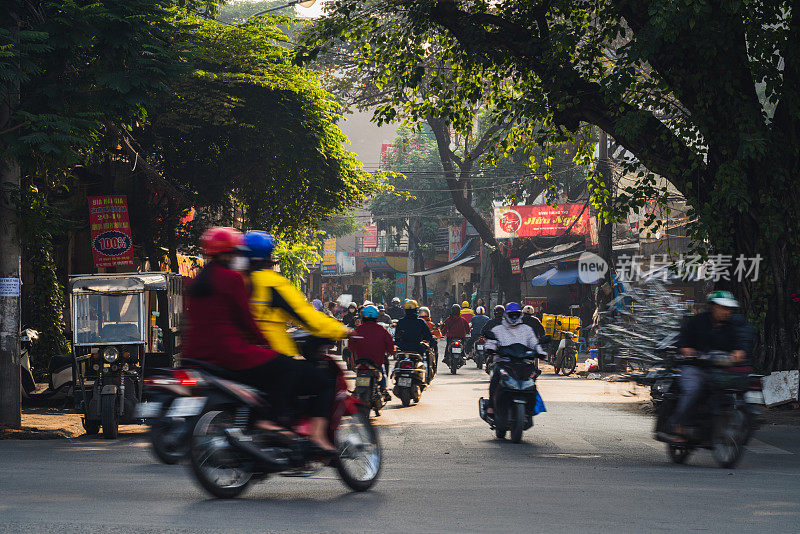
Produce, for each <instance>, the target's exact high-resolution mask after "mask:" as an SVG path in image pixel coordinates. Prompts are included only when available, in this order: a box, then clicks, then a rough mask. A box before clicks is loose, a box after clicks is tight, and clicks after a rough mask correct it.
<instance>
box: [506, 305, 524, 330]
mask: <svg viewBox="0 0 800 534" xmlns="http://www.w3.org/2000/svg"><path fill="white" fill-rule="evenodd" d="M505 318H506V320H507V321H508V322H509V323H510V324H512V325H517V324H520V323H521V322H522V306H520V305H519V303H517V302H509V303H508V304H506V314H505Z"/></svg>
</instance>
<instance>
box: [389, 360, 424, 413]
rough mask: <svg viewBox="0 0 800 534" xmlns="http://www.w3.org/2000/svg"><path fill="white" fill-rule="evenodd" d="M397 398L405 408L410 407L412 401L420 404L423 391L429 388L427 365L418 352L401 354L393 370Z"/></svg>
mask: <svg viewBox="0 0 800 534" xmlns="http://www.w3.org/2000/svg"><path fill="white" fill-rule="evenodd" d="M392 380H394V383H395V385H394V389H393V390H392V393H394V395H395V397H397V398H398V399H400V402H402V403H403V406H410V405H411V401H412V400H413V401H414V402H416V403H418V402H419V400H420V397H421V396H422V391H423V390H424V389H425V388H426V387H427V385H428V383H427V377H426V364H425V362H424V361H422V356H420V355H419V354H418V353H416V352H399V353H398V354H397V364H396V365H395V366H394V369H393V370H392Z"/></svg>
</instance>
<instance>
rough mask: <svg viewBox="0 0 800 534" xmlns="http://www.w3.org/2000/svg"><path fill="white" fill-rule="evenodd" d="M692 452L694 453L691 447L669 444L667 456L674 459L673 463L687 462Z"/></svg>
mask: <svg viewBox="0 0 800 534" xmlns="http://www.w3.org/2000/svg"><path fill="white" fill-rule="evenodd" d="M690 454H692V449H691V448H689V447H683V446H680V445H672V444H669V445H667V456H669V459H670V460H672V462H673V463H676V464H682V463H685V462H686V460H687V459H688V458H689V455H690Z"/></svg>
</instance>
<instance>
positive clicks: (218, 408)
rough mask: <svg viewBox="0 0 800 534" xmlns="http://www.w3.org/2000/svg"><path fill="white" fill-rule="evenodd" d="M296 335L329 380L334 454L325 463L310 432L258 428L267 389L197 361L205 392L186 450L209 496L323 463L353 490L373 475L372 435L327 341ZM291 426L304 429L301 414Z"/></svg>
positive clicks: (367, 484)
mask: <svg viewBox="0 0 800 534" xmlns="http://www.w3.org/2000/svg"><path fill="white" fill-rule="evenodd" d="M295 342H296V343H298V347H300V348H301V352H302V354H303V356H304V357H305V358H306V359H309V360H311V361H313V362H314V363H315V364H317V365H319V366H320V367H321V368H323V369H324V370H325V372H326V374H327V376H328V378H329V380H331V382H332V383H334V384H335V390H336V394H335V399H334V403H333V406H332V409H331V413H330V416H329V427H328V437H329V438H330V439H331V440H332V441H333V443H334V444H336V446H337V447H338V455H337V456H336V457H335V458H333V459H332V460H331V461H330V463H329V464H326V461H325V458H322V457H321V456H320V454H319V451H318V450H317V449H316V447H313V446H312V445H311V442H310V441H309V440H308V439H306V438H304V437H301V438H300V439H292V438H289V437H286V436H283V435H282V434H281V433H279V432H270V431H263V430H258V429H257V428H256V422H257V421H258V420H260V419H261V418H262V417H263V414H269V413H270V411H271V408H270V403H269V399H268V397H267V395H265V394H264V393H263V392H261V391H259V390H256V389H254V388H251V387H249V386H246V385H244V384H242V383H241V382H239V381H238V378H237V376H238V375H236V374H232V373H230V372H228V371H226V370H224V369H221V368H219V367H216V366H214V365H209V364H205V363H199V362H198V363H199V365H198V369H199V372H200V373H201V376H202V377H203V379H204V380H205V381H206V386H205V388H204V393H205V394H206V397H205V398H204V399H202V404H201V405H200V407H199V409H198V410H197V411H196V412H197V415H198V419H197V423H196V425H195V427H194V429H193V432H192V436H191V441H190V447H189V455H188V456H189V460H190V466H191V471H192V473H193V475H194V477H195V478H196V479H197V481H198V482H199V483H200V485H201V486H202V487H203V488H204V489H205V490H206V491H207V492H208V493H210V494H211V495H213V496H215V497H218V498H223V499H229V498H234V497H237V496H238V495H240V494H241V493H242V492H243V491H244V490H245V489H246V488H247V486H248V485H249V484H250V483H251V482H254V481H257V480H263V479H266V478H268V477H269V476H270V475H273V474H281V475H284V476H310V475H313V474H315V473H317V472H319V471H320V470H321V469H323V468H324V467H325V466H326V465H330V466H331V467H334V468H335V469H336V471H337V473H338V474H339V477H340V478H341V480H342V481H343V482H344V483H345V484H346V485H347V486H348V487H349V488H350V489H352V490H354V491H366V490H368V489H369V488H371V487H372V486H373V485H374V484H375V482H376V481H377V479H378V474H379V472H380V468H381V463H382V456H381V449H380V446H379V443H378V435H377V432H376V430H375V428H374V427H373V425H372V423H371V422H370V420H369V418H368V417H367V416H366V415H365V414H364V413H363V407H362V405H361V403H360V402H359V401H358V400H357V399H356V398H355V397H353V396H351V395H350V394H349V393H348V390H347V383H346V381H345V377H344V373H343V371H342V369H341V367H339V365H338V364H337V363H336V362H335V361H334V360H333V359H332V358H331V357H330V356H329V355H328V354H327V347H328V346H329V345H330V344H331V342H330V341H329V340H322V339H319V338H312V337H310V336H301V335H295ZM298 401H299V402H302V399H298ZM300 413H307V410H300ZM292 427H293V430H294V432H295V433H296V434H298V435H299V436H307V435H308V429H309V428H310V420H309V419H308V418H306V417H302V418H299V419H298V420H296V421H295V422H294V423H293V425H292Z"/></svg>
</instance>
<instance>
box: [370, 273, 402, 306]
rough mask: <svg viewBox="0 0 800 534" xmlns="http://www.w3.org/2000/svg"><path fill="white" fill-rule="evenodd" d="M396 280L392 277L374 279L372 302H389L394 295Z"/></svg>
mask: <svg viewBox="0 0 800 534" xmlns="http://www.w3.org/2000/svg"><path fill="white" fill-rule="evenodd" d="M395 285H396V284H395V281H394V280H393V279H391V278H375V279H373V280H372V302H376V303H380V302H389V301H390V300H391V299H392V297H394V290H395Z"/></svg>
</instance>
